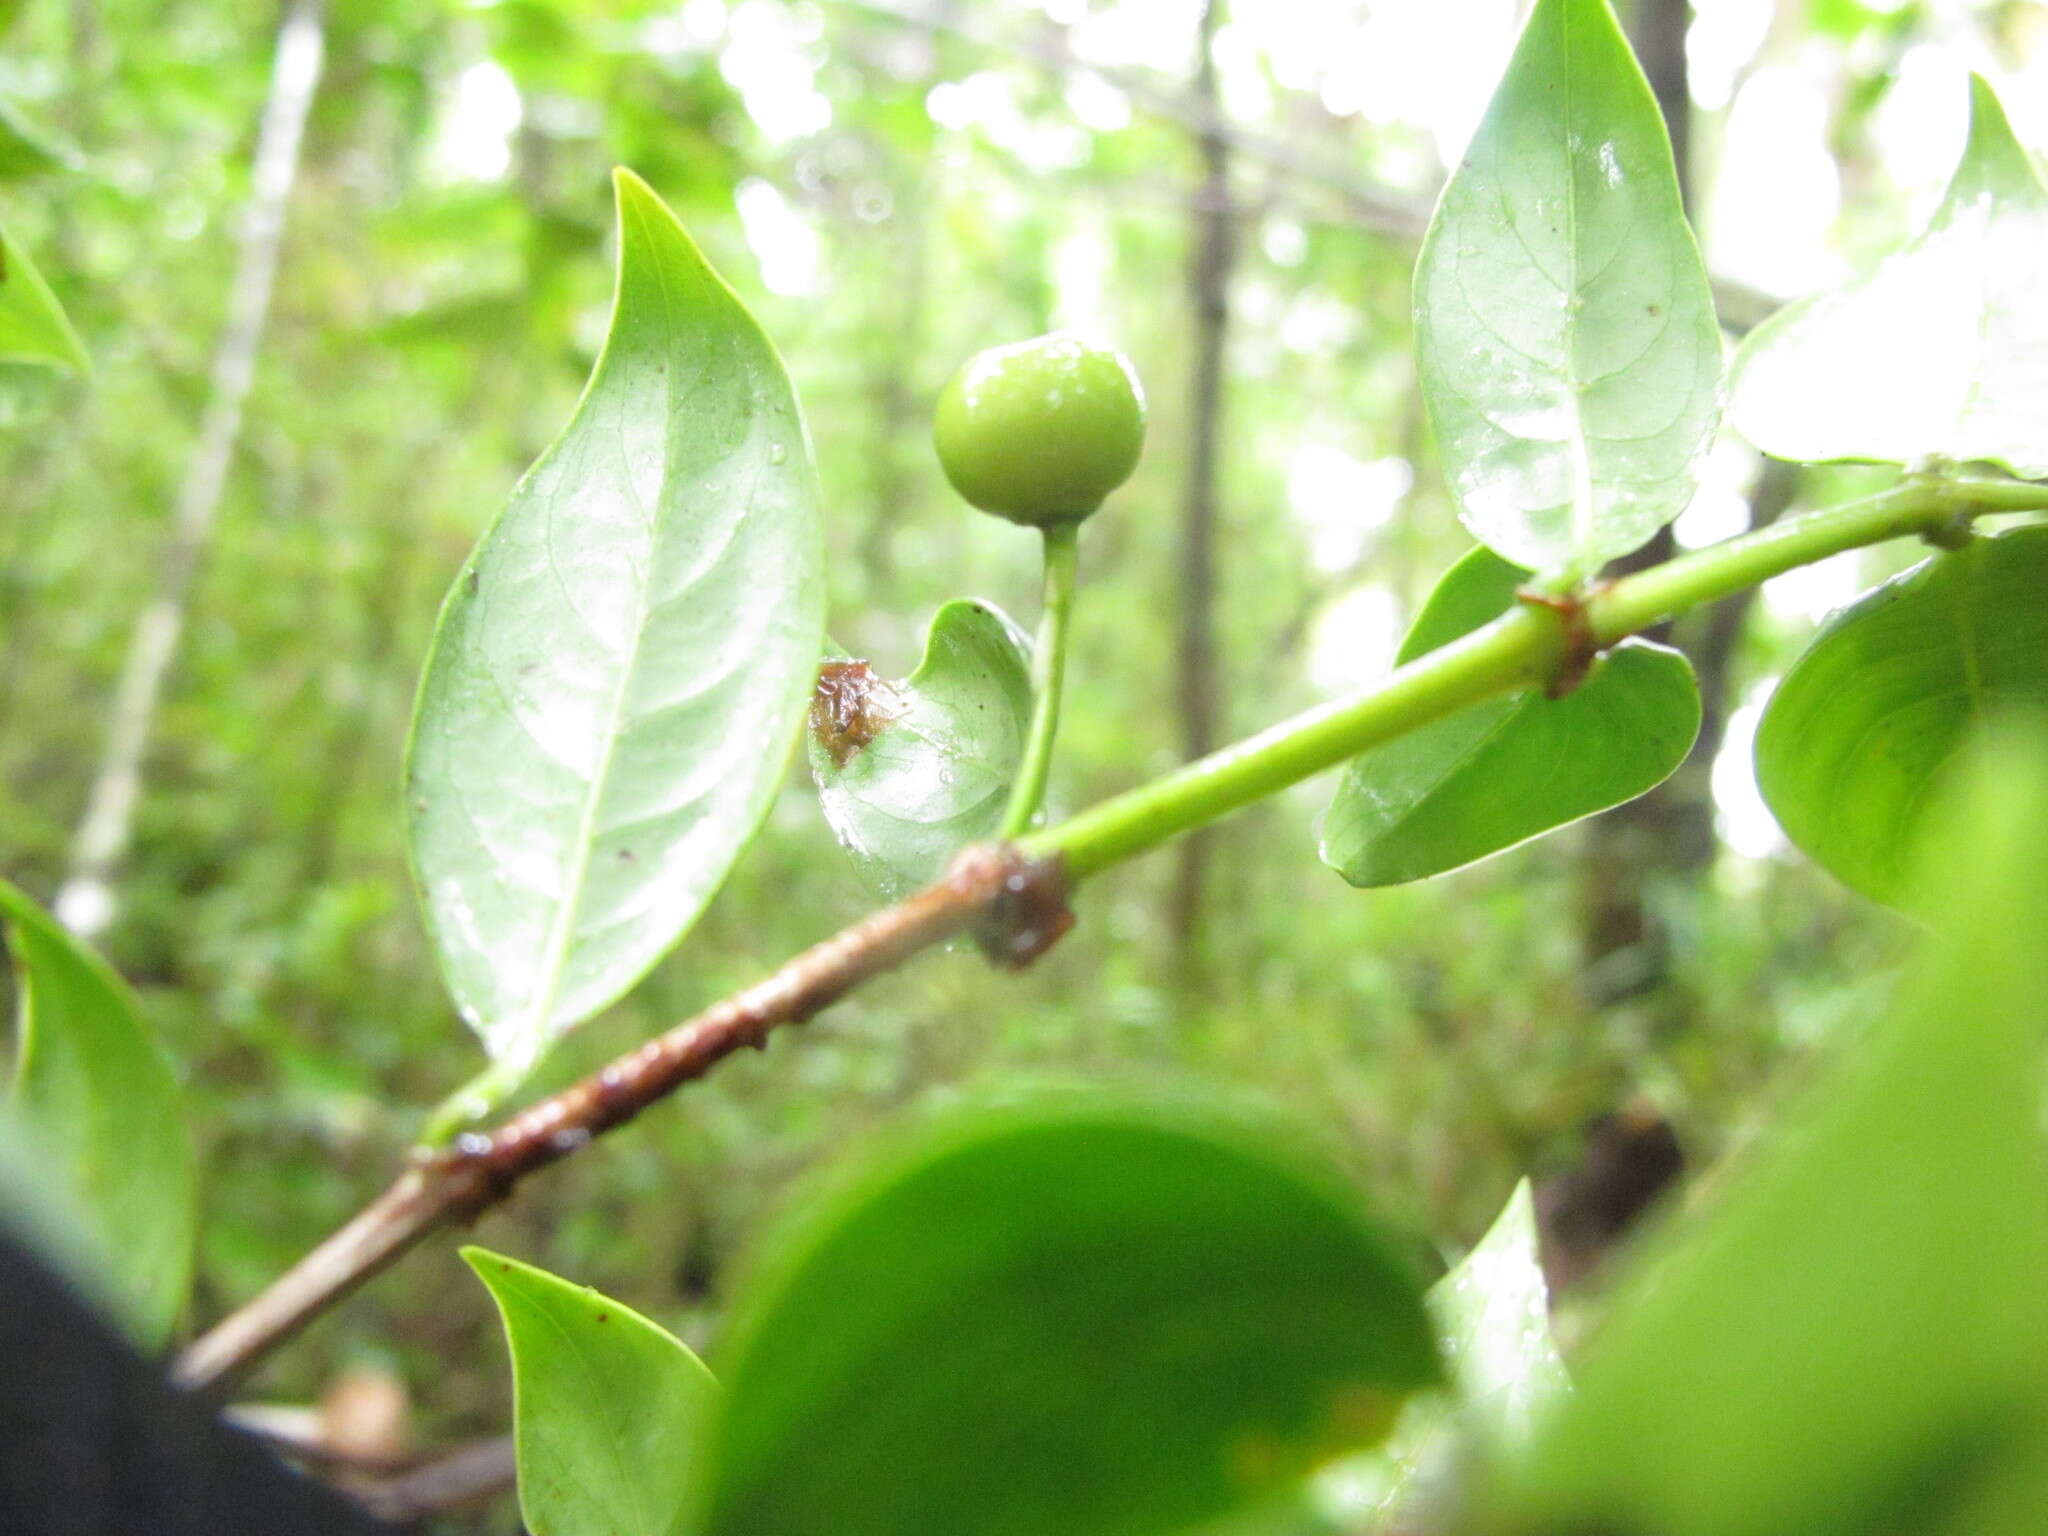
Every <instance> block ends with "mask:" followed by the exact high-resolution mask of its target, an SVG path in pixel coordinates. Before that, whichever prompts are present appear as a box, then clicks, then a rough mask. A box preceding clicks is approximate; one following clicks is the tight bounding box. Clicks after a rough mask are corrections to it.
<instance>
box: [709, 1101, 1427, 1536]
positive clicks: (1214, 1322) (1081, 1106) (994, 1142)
mask: <svg viewBox="0 0 2048 1536" xmlns="http://www.w3.org/2000/svg"><path fill="white" fill-rule="evenodd" d="M1271 1141H1272V1135H1271V1132H1270V1129H1269V1130H1268V1131H1267V1132H1266V1134H1264V1135H1254V1134H1252V1133H1251V1132H1249V1131H1245V1130H1239V1129H1236V1128H1232V1127H1226V1125H1224V1124H1222V1123H1219V1122H1217V1121H1215V1120H1212V1119H1209V1118H1206V1117H1204V1118H1197V1117H1196V1116H1195V1115H1194V1114H1192V1113H1191V1112H1187V1111H1180V1112H1175V1113H1167V1112H1165V1111H1163V1110H1158V1109H1150V1108H1141V1107H1138V1106H1135V1105H1132V1104H1128V1103H1122V1102H1114V1101H1105V1100H1103V1099H1102V1098H1100V1097H1094V1096H1091V1097H1088V1098H1078V1099H1072V1100H1062V1099H1052V1100H1039V1101H1036V1102H1033V1103H1029V1104H1022V1105H1011V1106H1009V1107H1007V1108H999V1109H981V1110H978V1111H975V1112H960V1113H956V1114H955V1115H954V1116H953V1117H952V1118H951V1119H950V1120H948V1121H947V1122H945V1123H944V1124H943V1125H941V1126H939V1127H937V1128H934V1129H932V1130H931V1131H929V1132H928V1133H927V1134H925V1135H923V1136H921V1137H919V1138H917V1139H916V1140H915V1141H914V1142H913V1144H912V1145H911V1146H910V1147H909V1148H908V1149H906V1150H904V1151H901V1152H899V1153H898V1154H897V1155H896V1156H894V1157H893V1158H889V1159H887V1160H885V1161H884V1162H883V1163H882V1164H881V1165H880V1166H878V1167H873V1168H871V1169H870V1170H869V1171H868V1172H867V1173H866V1174H865V1176H864V1177H860V1178H857V1179H856V1180H855V1181H854V1182H853V1183H852V1184H851V1185H850V1186H849V1187H846V1188H843V1189H842V1190H841V1191H840V1192H839V1194H838V1196H837V1197H836V1198H833V1199H830V1200H827V1201H825V1202H823V1203H821V1204H819V1205H815V1206H813V1207H812V1208H811V1211H810V1212H809V1215H808V1219H807V1220H805V1221H803V1222H802V1223H801V1224H800V1225H799V1226H798V1227H797V1228H796V1229H795V1230H794V1231H793V1232H791V1233H788V1234H786V1235H785V1238H784V1241H783V1242H782V1243H781V1245H780V1246H779V1248H777V1249H776V1250H774V1251H773V1254H772V1257H771V1259H770V1260H769V1262H768V1263H767V1264H766V1265H765V1266H763V1267H762V1269H761V1272H760V1273H759V1274H758V1275H757V1276H756V1277H755V1279H754V1281H753V1282H752V1283H751V1284H750V1285H749V1286H747V1287H745V1288H744V1289H743V1290H742V1291H741V1292H740V1293H739V1294H740V1295H741V1296H742V1297H743V1301H742V1312H741V1314H740V1316H739V1317H738V1318H737V1319H736V1320H735V1322H734V1324H733V1336H732V1337H733V1343H732V1348H731V1352H730V1353H729V1354H727V1355H726V1356H725V1371H724V1375H725V1379H726V1383H727V1387H728V1396H727V1398H726V1404H725V1413H724V1417H723V1420H722V1423H721V1426H720V1430H719V1432H718V1435H717V1437H716V1450H715V1452H714V1454H713V1456H712V1458H711V1461H710V1467H711V1470H712V1474H713V1480H712V1483H711V1485H710V1487H709V1488H708V1490H707V1498H706V1504H705V1509H706V1515H705V1520H704V1524H703V1527H702V1529H703V1531H704V1532H705V1533H706V1536H737V1533H740V1532H748V1533H755V1532H762V1531H774V1532H777V1533H778V1536H812V1533H819V1536H822V1533H827V1532H829V1533H832V1536H881V1533H885V1532H889V1533H897V1532H907V1531H943V1532H946V1533H947V1536H1043V1533H1045V1532H1049V1531H1057V1532H1059V1533H1061V1536H1109V1533H1112V1532H1113V1533H1117V1536H1142V1533H1145V1532H1151V1531H1166V1530H1173V1529H1182V1528H1185V1527H1187V1526H1189V1525H1191V1524H1194V1523H1196V1522H1199V1521H1202V1520H1205V1519H1208V1518H1211V1517H1213V1516H1216V1515H1219V1514H1221V1513H1223V1512H1224V1511H1225V1510H1227V1509H1229V1508H1231V1507H1233V1506H1234V1505H1237V1504H1239V1503H1244V1502H1249V1501H1250V1500H1252V1499H1253V1498H1255V1497H1256V1496H1257V1495H1258V1494H1260V1493H1262V1492H1266V1491H1270V1490H1272V1489H1274V1488H1275V1487H1276V1486H1278V1485H1280V1484H1283V1483H1284V1482H1286V1481H1287V1480H1289V1479H1290V1478H1292V1477H1294V1476H1296V1475H1298V1474H1299V1473H1300V1472H1302V1471H1303V1470H1305V1469H1306V1468H1307V1467H1308V1466H1311V1465H1313V1464H1314V1463H1315V1462H1316V1461H1317V1460H1319V1459H1321V1458H1322V1457H1324V1456H1326V1455H1328V1454H1331V1453H1332V1452H1334V1451H1336V1450H1338V1449H1341V1448H1345V1447H1348V1446H1355V1445H1360V1444H1369V1443H1371V1442H1372V1441H1374V1440H1376V1439H1378V1438H1379V1437H1380V1436H1381V1435H1383V1434H1384V1433H1385V1431H1386V1428H1387V1426H1388V1424H1389V1423H1390V1422H1391V1419H1392V1416H1393V1413H1394V1411H1395V1410H1396V1408H1397V1407H1398V1405H1399V1403H1400V1402H1401V1400H1402V1399H1403V1398H1404V1397H1405V1396H1406V1395H1407V1394H1409V1393H1410V1392H1412V1391H1414V1390H1416V1389H1417V1388H1420V1387H1424V1386H1427V1385H1429V1384H1430V1383H1431V1382H1432V1381H1434V1380H1435V1379H1436V1378H1437V1365H1436V1359H1435V1353H1434V1350H1433V1349H1432V1347H1431V1343H1430V1337H1429V1324H1428V1319H1427V1317H1426V1315H1425V1313H1424V1310H1423V1305H1422V1296H1421V1292H1420V1290H1419V1288H1418V1287H1417V1286H1416V1284H1415V1282H1414V1281H1413V1279H1412V1278H1411V1277H1410V1276H1409V1274H1408V1273H1407V1272H1406V1269H1405V1267H1404V1266H1403V1265H1402V1264H1401V1263H1400V1262H1399V1261H1398V1260H1397V1259H1396V1257H1395V1255H1394V1253H1393V1251H1392V1250H1391V1249H1390V1247H1389V1246H1388V1244H1387V1243H1386V1241H1385V1240H1384V1239H1383V1238H1382V1237H1381V1236H1380V1235H1379V1233H1378V1232H1377V1231H1376V1230H1375V1229H1374V1228H1373V1226H1372V1225H1371V1224H1369V1223H1368V1222H1367V1221H1365V1220H1364V1219H1363V1218H1362V1217H1361V1216H1360V1215H1359V1214H1358V1213H1357V1211H1356V1210H1355V1208H1354V1205H1353V1201H1352V1199H1351V1197H1350V1196H1349V1194H1348V1193H1347V1192H1346V1191H1345V1190H1344V1189H1343V1188H1341V1187H1340V1186H1338V1185H1336V1184H1334V1183H1332V1182H1328V1181H1326V1179H1325V1178H1324V1177H1323V1176H1322V1175H1320V1174H1318V1173H1315V1172H1313V1171H1305V1170H1304V1169H1303V1168H1302V1167H1301V1166H1298V1165H1297V1164H1295V1163H1294V1162H1293V1161H1291V1160H1290V1159H1288V1158H1286V1157H1283V1156H1279V1155H1276V1154H1275V1152H1274V1151H1273V1150H1272V1149H1271Z"/></svg>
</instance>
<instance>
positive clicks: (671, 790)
mask: <svg viewBox="0 0 2048 1536" xmlns="http://www.w3.org/2000/svg"><path fill="white" fill-rule="evenodd" d="M613 184H614V188H615V191H616V195H617V199H618V213H619V240H618V267H617V272H618V279H617V296H616V299H615V302H614V305H613V309H612V318H611V325H610V328H609V330H608V333H607V335H606V338H605V344H604V348H603V351H602V353H601V354H600V356H599V359H598V362H597V365H596V367H595V368H594V369H593V371H592V373H591V377H590V381H589V383H588V385H587V386H586V387H585V390H584V394H583V398H582V400H581V401H580V402H579V403H578V405H577V408H576V412H575V415H574V416H573V417H572V418H571V420H570V422H569V424H568V426H567V427H566V428H565V429H564V430H563V433H562V435H561V437H560V438H558V439H557V440H556V442H555V443H554V445H553V446H552V447H550V448H549V449H548V451H547V452H546V453H545V454H543V455H542V457H541V458H540V460H539V461H538V462H537V463H536V464H535V465H534V467H533V469H532V470H531V471H529V472H528V474H527V475H526V476H525V478H524V479H522V480H521V481H520V482H519V484H518V485H517V486H516V487H515V488H514V490H513V492H512V497H511V501H510V503H509V504H508V505H507V507H506V508H505V510H504V511H503V512H502V513H501V514H500V515H499V517H498V519H497V521H496V522H495V523H494V524H493V525H492V527H491V528H490V530H489V531H488V532H487V533H486V534H485V535H484V537H483V539H482V540H481V541H480V542H479V544H478V545H477V548H476V551H475V552H474V553H473V554H472V556H471V558H470V560H469V562H468V564H467V565H466V566H465V567H464V569H463V571H462V572H461V573H460V575H459V576H458V577H457V579H456V582H455V584H454V586H453V588H452V589H451V590H450V592H449V595H448V598H447V601H446V602H445V604H444V606H443V608H442V614H441V620H440V624H439V627H438V629H437V630H436V633H435V639H434V644H433V648H432V651H431V653H430V655H429V658H428V662H427V667H426V672H425V676H424V677H423V679H422V682H421V687H420V697H419V704H418V707H417V713H416V718H415V722H414V729H413V736H412V743H411V747H410V750H409V755H408V776H409V782H410V785H411V794H410V796H409V804H410V808H411V827H410V831H411V840H412V854H413V862H414V867H415V869H416V871H417V873H418V879H419V885H420V889H421V894H422V898H423V901H424V904H425V906H426V909H427V914H428V920H429V926H430V928H431V929H432V931H433V936H434V940H435V945H436V948H437V949H438V951H439V954H440V958H441V963H442V970H443V973H444V975H445V976H446V978H447V980H448V983H449V988H450V990H451V991H452V992H453V993H454V995H455V998H456V1001H457V1003H458V1004H459V1005H460V1007H461V1009H462V1011H463V1013H464V1014H465V1016H467V1017H468V1018H470V1019H471V1020H472V1021H473V1022H474V1024H475V1026H476V1028H477V1030H478V1032H479V1033H480V1034H481V1035H482V1036H483V1038H484V1042H485V1045H486V1047H487V1048H488V1049H489V1051H490V1053H491V1055H492V1056H493V1057H494V1058H495V1059H496V1061H497V1062H498V1063H500V1065H501V1067H503V1066H504V1064H506V1063H510V1064H512V1065H511V1067H510V1068H506V1069H505V1070H503V1071H501V1072H500V1073H499V1074H498V1075H497V1076H496V1077H494V1078H493V1079H491V1081H490V1086H491V1088H492V1089H493V1090H494V1091H496V1092H498V1093H503V1092H506V1091H509V1090H510V1089H511V1088H512V1087H515V1086H516V1085H517V1080H518V1077H519V1075H520V1069H524V1068H525V1067H528V1066H530V1065H531V1064H532V1063H533V1062H535V1061H537V1060H538V1059H539V1056H540V1054H541V1053H542V1052H543V1051H544V1050H545V1048H546V1047H547V1046H548V1045H549V1044H550V1043H551V1042H552V1041H553V1040H554V1039H555V1038H556V1037H558V1036H559V1035H560V1034H561V1033H562V1032H563V1031H565V1030H567V1029H569V1028H571V1027H573V1026H574V1025H576V1024H577V1023H580V1022H581V1021H582V1020H583V1019H585V1018H587V1017H588V1016H589V1015H590V1014H592V1013H594V1012H596V1011H597V1010H598V1009H600V1008H603V1007H605V1006H607V1005H608V1004H610V1003H611V1002H613V1001H615V1000H616V999H617V998H618V997H620V996H621V995H623V993H624V992H625V991H626V990H627V989H628V988H629V987H631V986H632V985H633V984H634V983H635V982H636V981H638V980H639V979H640V977H641V976H643V975H644V974H645V973H646V972H647V970H648V969H649V968H650V967H651V966H652V965H653V964H654V963H655V961H656V960H658V959H659V958H660V957H661V955H662V954H664V953H665V952H666V951H667V950H668V949H669V948H670V947H672V946H673V945H674V944H675V943H676V941H677V940H678V939H680V938H681V937H682V935H683V933H684V932H685V931H687V930H688V928H689V927H690V925H691V924H692V923H693V922H694V921H695V920H696V918H697V916H698V914H699V913H700V912H701V911H702V910H703V908H704V906H705V904H706V903H708V902H709V901H710V899H711V897H712V896H713V895H714V894H715V893H716V891H717V889H718V887H719V885H720V884H721V883H722V882H723V880H724V878H725V875H726V873H727V871H728V870H729V869H730V868H731V866H732V864H733V862H734V861H735V860H736V859H737V858H738V856H739V854H740V852H741V851H742V850H743V849H744V847H745V846H746V845H747V844H748V843H749V842H750V841H751V840H752V837H753V834H754V832H755V830H756V829H757V828H758V827H759V825H760V823H761V821H762V819H763V817H765V815H766V814H767V810H768V805H769V802H770V800H771V799H772V798H773V795H774V792H775V790H776V788H777V786H778V785H779V784H780V781H781V777H782V771H783V769H784V768H785V767H786V766H787V763H788V761H789V756H790V753H791V751H792V750H793V748H794V746H795V744H796V735H797V729H798V726H799V724H800V722H801V720H802V717H803V712H804V706H805V703H806V701H807V699H808V696H809V693H810V684H811V678H812V676H813V672H814V669H815V667H816V665H817V659H818V653H819V649H820V647H821V646H822V644H823V639H824V533H823V526H822V512H821V507H820V498H819V495H818V488H817V480H816V474H815V472H814V470H813V467H812V461H811V450H810V442H809V438H808V436H807V435H806V433H805V431H804V427H803V422H802V418H801V413H800V410H799V408H798V405H797V400H796V393H795V390H794V389H793V387H792V386H791V384H790V381H789V378H788V375H787V373H786V371H785V370H784V368H783V366H782V361H781V359H780V358H779V357H778V356H777V355H776V352H775V349H774V347H773V346H772V345H771V344H770V342H769V341H768V338H767V337H766V336H765V335H764V334H763V333H762V331H761V328H760V326H759V324H758V323H757V322H756V321H755V320H754V317H753V316H752V315H751V314H750V313H749V312H748V311H747V309H746V307H745V305H743V304H742V303H741V302H740V300H739V299H738V298H737V296H736V295H735V294H734V293H733V291H732V289H731V288H730V287H729V286H728V285H727V284H726V283H725V281H724V280H723V279H722V278H721V277H720V276H719V275H718V274H717V273H716V272H715V271H714V270H713V269H712V268H711V266H710V264H709V263H708V262H706V261H705V260H704V257H703V255H702V253H701V252H700V251H699V250H698V249H697V247H696V246H695V245H694V244H693V243H692V242H691V240H690V238H689V235H688V234H687V233H686V232H685V231H684V229H683V226H682V224H681V223H680V222H679V221H678V220H677V219H676V217H675V215H674V214H673V213H672V212H671V211H670V210H669V209H668V207H667V206H666V205H665V204H664V203H663V202H662V201H661V199H660V198H659V197H657V196H656V195H655V194H654V192H653V191H652V190H651V189H649V187H648V186H647V184H646V183H645V182H644V181H642V180H641V179H640V178H639V177H638V176H636V175H634V174H633V173H632V172H631V171H629V170H626V169H625V168H623V167H621V168H619V169H618V170H616V171H615V172H614V177H613ZM565 556H566V557H567V558H564V557H565Z"/></svg>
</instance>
